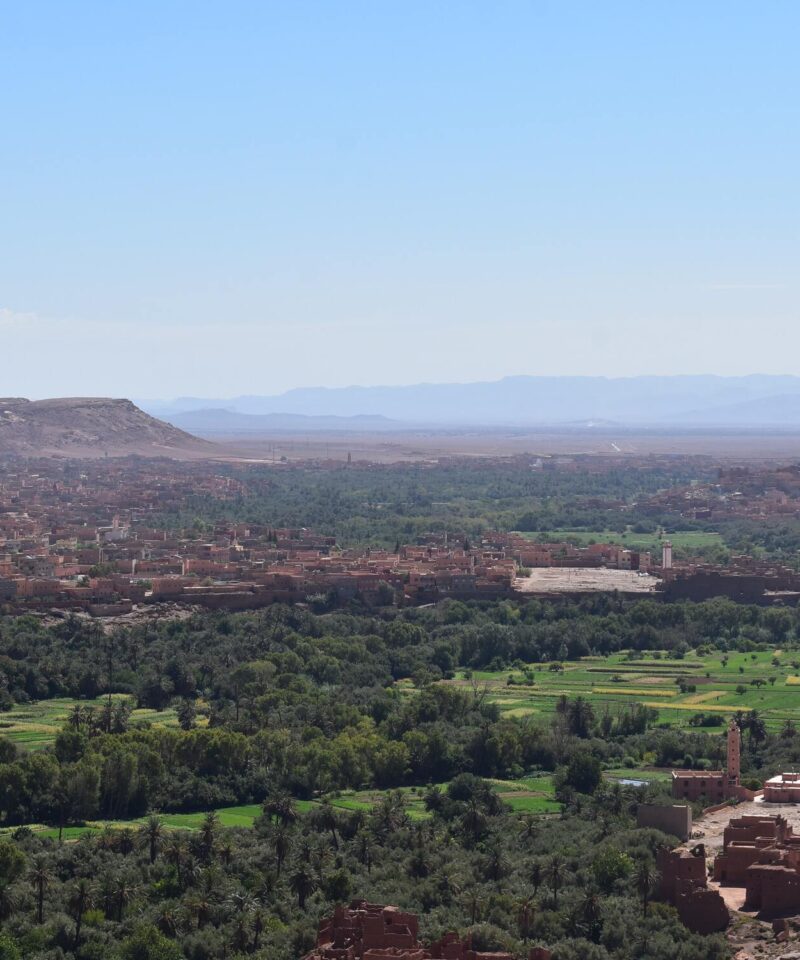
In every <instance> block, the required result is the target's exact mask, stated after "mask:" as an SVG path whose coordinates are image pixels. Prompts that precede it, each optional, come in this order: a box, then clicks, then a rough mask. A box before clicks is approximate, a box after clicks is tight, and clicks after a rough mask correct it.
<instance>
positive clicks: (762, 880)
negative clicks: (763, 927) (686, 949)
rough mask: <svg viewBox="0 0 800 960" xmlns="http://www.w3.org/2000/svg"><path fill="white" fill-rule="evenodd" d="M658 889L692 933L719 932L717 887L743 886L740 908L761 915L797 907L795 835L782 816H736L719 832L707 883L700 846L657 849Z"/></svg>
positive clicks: (723, 920) (725, 917) (721, 915)
mask: <svg viewBox="0 0 800 960" xmlns="http://www.w3.org/2000/svg"><path fill="white" fill-rule="evenodd" d="M657 867H658V873H659V892H660V895H661V897H662V899H664V900H666V901H668V902H669V903H672V904H673V905H674V906H675V907H676V909H677V910H678V914H679V916H680V918H681V920H682V921H683V922H684V923H685V924H686V926H687V927H689V929H691V930H694V931H695V932H696V933H712V932H714V931H716V930H723V929H724V928H725V927H726V926H727V924H728V922H729V918H730V914H729V910H728V907H727V906H726V904H725V901H724V899H723V897H722V895H721V893H720V888H724V887H739V888H743V889H744V898H743V903H742V909H744V910H752V911H757V912H758V913H760V914H761V916H763V917H775V916H780V915H781V914H787V913H797V912H798V911H800V837H797V836H795V835H794V833H793V831H792V828H791V826H790V825H789V824H788V823H787V822H786V820H785V818H784V817H782V816H780V815H778V816H770V815H769V814H766V813H765V814H764V815H761V814H758V815H750V816H743V817H737V818H734V819H732V820H731V821H730V823H729V824H728V825H727V826H726V827H725V829H724V833H723V845H722V850H721V851H720V852H719V854H718V855H717V856H716V857H715V858H714V861H713V866H712V878H713V881H714V886H713V887H712V886H709V883H708V865H707V862H706V850H705V847H704V846H703V844H697V845H695V846H693V847H687V846H681V847H678V848H677V849H675V850H669V849H666V848H664V849H662V850H660V851H659V852H658V858H657Z"/></svg>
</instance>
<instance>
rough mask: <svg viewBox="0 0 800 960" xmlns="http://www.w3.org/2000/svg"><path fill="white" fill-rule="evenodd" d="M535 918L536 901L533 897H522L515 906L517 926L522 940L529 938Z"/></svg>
mask: <svg viewBox="0 0 800 960" xmlns="http://www.w3.org/2000/svg"><path fill="white" fill-rule="evenodd" d="M535 916H536V901H535V900H534V899H533V897H524V898H523V899H522V900H520V902H519V904H518V905H517V926H518V928H519V935H520V938H521V939H522V940H527V939H528V938H529V937H530V935H531V929H532V927H533V920H534V917H535Z"/></svg>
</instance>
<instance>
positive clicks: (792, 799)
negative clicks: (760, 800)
mask: <svg viewBox="0 0 800 960" xmlns="http://www.w3.org/2000/svg"><path fill="white" fill-rule="evenodd" d="M764 802H765V803H800V773H779V774H778V775H777V776H775V777H770V778H769V780H767V781H766V782H765V783H764Z"/></svg>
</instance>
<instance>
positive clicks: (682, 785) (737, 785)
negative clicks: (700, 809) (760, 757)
mask: <svg viewBox="0 0 800 960" xmlns="http://www.w3.org/2000/svg"><path fill="white" fill-rule="evenodd" d="M741 753H742V732H741V730H740V729H739V727H738V726H737V725H736V722H735V721H734V720H733V718H731V721H730V723H729V724H728V762H727V769H726V770H673V771H672V796H673V797H674V798H675V799H676V800H691V801H697V800H701V799H704V800H706V802H707V803H708V805H709V806H711V805H713V804H717V803H724V802H725V801H726V800H752V799H753V798H754V797H755V796H756V793H755V791H753V790H748V789H747V788H746V787H743V786H742V785H741V782H740V781H741Z"/></svg>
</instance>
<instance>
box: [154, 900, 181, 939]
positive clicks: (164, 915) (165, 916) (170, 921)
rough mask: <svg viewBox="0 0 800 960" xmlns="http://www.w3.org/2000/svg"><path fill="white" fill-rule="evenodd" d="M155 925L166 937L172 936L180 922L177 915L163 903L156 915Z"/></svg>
mask: <svg viewBox="0 0 800 960" xmlns="http://www.w3.org/2000/svg"><path fill="white" fill-rule="evenodd" d="M156 926H157V927H158V929H159V930H160V931H161V932H162V933H163V934H164V935H165V936H167V937H174V936H175V935H176V934H177V932H178V928H179V927H180V923H179V920H178V915H177V914H176V913H175V912H174V911H173V910H172V909H171V908H170V907H169V905H166V904H165V905H164V906H163V907H162V908H161V910H160V911H159V914H158V917H157V918H156Z"/></svg>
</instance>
